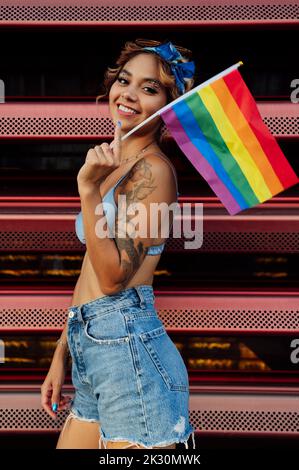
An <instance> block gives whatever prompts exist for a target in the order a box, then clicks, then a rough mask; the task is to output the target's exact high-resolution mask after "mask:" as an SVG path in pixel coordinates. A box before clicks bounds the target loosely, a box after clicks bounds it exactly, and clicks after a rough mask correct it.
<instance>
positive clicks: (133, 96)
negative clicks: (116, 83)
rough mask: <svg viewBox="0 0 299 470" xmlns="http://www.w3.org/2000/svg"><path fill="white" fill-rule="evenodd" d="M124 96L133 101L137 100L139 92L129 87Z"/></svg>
mask: <svg viewBox="0 0 299 470" xmlns="http://www.w3.org/2000/svg"><path fill="white" fill-rule="evenodd" d="M122 96H123V97H124V98H126V99H130V100H132V101H137V94H136V92H135V91H134V90H133V89H132V88H131V89H130V88H128V89H127V90H126V91H124V92H123V93H122Z"/></svg>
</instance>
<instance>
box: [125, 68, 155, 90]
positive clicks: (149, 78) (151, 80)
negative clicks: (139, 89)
mask: <svg viewBox="0 0 299 470" xmlns="http://www.w3.org/2000/svg"><path fill="white" fill-rule="evenodd" d="M120 73H125V74H127V75H129V77H132V74H131V72H129V71H128V70H126V69H122V70H121V71H120ZM143 81H144V82H154V83H156V84H157V85H158V86H161V85H162V83H161V82H160V81H159V80H157V79H156V78H151V77H147V78H146V77H145V78H144V79H143Z"/></svg>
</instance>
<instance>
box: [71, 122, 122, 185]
mask: <svg viewBox="0 0 299 470" xmlns="http://www.w3.org/2000/svg"><path fill="white" fill-rule="evenodd" d="M120 129H121V128H120V126H118V125H116V126H115V131H114V140H113V141H112V142H111V143H110V145H109V144H108V143H107V142H103V143H102V144H101V145H96V146H95V147H93V148H91V149H89V150H88V152H87V155H86V159H85V163H84V165H83V166H82V167H81V168H80V170H79V173H78V175H77V183H78V189H79V192H80V190H84V189H85V188H91V187H96V186H98V185H99V184H100V182H101V181H102V180H104V179H105V178H106V177H107V176H108V175H109V174H110V173H112V172H113V171H114V170H115V169H116V168H118V167H119V165H120V159H121V130H120Z"/></svg>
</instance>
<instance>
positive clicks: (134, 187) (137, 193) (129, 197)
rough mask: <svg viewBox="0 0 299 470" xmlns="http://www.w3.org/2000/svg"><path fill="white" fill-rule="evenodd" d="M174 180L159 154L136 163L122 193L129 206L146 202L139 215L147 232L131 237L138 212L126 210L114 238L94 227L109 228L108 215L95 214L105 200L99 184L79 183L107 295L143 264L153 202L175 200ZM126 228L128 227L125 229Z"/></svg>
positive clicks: (92, 254)
mask: <svg viewBox="0 0 299 470" xmlns="http://www.w3.org/2000/svg"><path fill="white" fill-rule="evenodd" d="M173 183H174V179H173V172H172V170H171V168H170V166H169V165H168V164H167V163H165V162H164V161H161V159H160V158H158V157H157V156H155V155H149V156H147V157H144V158H142V159H141V160H139V161H138V162H137V163H135V165H134V166H133V168H132V170H131V171H130V174H129V177H128V178H126V181H125V182H124V183H123V184H122V185H121V189H122V195H124V196H125V198H126V205H127V208H128V207H129V206H130V204H134V203H141V204H142V205H143V208H144V215H142V216H141V215H140V213H139V211H138V212H137V214H138V216H139V220H141V222H142V225H143V224H144V226H145V224H146V235H145V236H143V237H141V236H134V237H132V233H133V232H134V227H133V220H132V219H134V218H135V217H136V214H135V213H134V214H133V215H130V214H128V213H126V211H124V212H125V219H126V220H125V221H123V220H122V221H121V225H122V222H124V223H125V225H122V227H121V228H119V227H118V224H117V221H118V218H117V217H116V224H115V239H113V238H109V237H108V236H107V237H105V238H101V237H99V236H97V233H96V230H95V228H96V225H97V224H99V225H100V226H101V227H102V228H103V229H104V230H106V229H107V225H106V224H107V220H106V217H105V215H101V216H100V217H99V216H98V215H96V207H97V205H98V204H100V203H101V202H102V198H101V195H100V194H99V189H98V186H97V185H86V186H84V185H81V186H80V188H79V194H80V198H81V210H82V217H83V224H84V233H85V240H86V248H87V251H88V256H89V258H90V261H91V264H92V267H93V269H94V272H95V274H96V276H97V279H98V281H99V284H100V286H101V290H102V292H103V293H104V294H105V295H111V294H114V293H116V292H118V291H120V290H122V289H123V288H124V286H125V285H126V284H127V283H128V281H129V280H130V278H131V277H132V276H133V275H134V274H135V272H136V271H137V270H138V268H139V267H140V265H141V263H142V262H143V260H144V258H145V256H146V252H147V248H148V247H149V246H151V245H152V244H153V238H151V237H150V236H149V234H150V231H149V227H150V224H151V211H150V205H151V204H152V203H157V204H161V201H163V202H165V203H166V204H168V205H169V204H171V203H172V202H174V201H176V194H175V189H174V188H175V185H174V184H173ZM133 212H134V211H133ZM117 215H118V214H117ZM103 218H104V221H103V220H102V219H103ZM123 227H126V231H125V232H124V231H123ZM132 227H133V228H132ZM160 228H161V221H159V224H158V226H157V232H159V230H160ZM140 229H141V228H140V227H139V230H140ZM121 230H122V232H121ZM128 231H129V232H130V233H128ZM155 237H156V238H157V237H158V235H157V234H156V235H155Z"/></svg>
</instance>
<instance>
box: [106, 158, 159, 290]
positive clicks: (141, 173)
mask: <svg viewBox="0 0 299 470" xmlns="http://www.w3.org/2000/svg"><path fill="white" fill-rule="evenodd" d="M151 166H152V165H151V164H150V163H149V162H148V161H146V160H145V159H144V158H142V159H141V160H139V161H138V162H137V163H135V165H134V166H133V168H132V169H131V171H130V172H129V174H128V180H129V181H130V183H131V185H132V189H131V190H130V191H127V193H126V194H125V196H126V205H127V208H128V207H129V206H130V204H132V203H136V202H141V201H142V200H144V199H145V198H146V197H147V196H149V194H151V193H152V192H153V191H154V190H155V189H156V188H157V186H155V184H154V178H153V175H152V170H151ZM125 184H126V183H125V182H124V183H122V184H121V185H120V187H124V186H125ZM124 216H125V220H124V221H122V220H118V219H119V218H118V217H116V220H115V242H116V245H117V247H118V250H119V253H120V259H121V266H122V268H123V270H124V272H125V279H126V280H125V281H124V283H123V284H124V285H125V284H126V283H127V282H128V278H129V277H130V276H131V275H132V273H134V272H135V271H136V270H137V269H138V267H139V265H140V264H141V261H142V260H143V258H144V256H145V254H146V252H147V247H145V246H144V244H143V243H142V241H140V240H137V239H136V238H134V236H133V238H132V234H133V235H134V226H133V224H131V222H130V221H131V219H132V218H133V217H135V215H128V214H127V213H125V215H124ZM118 222H121V224H122V223H124V225H123V227H126V228H127V231H126V233H125V234H124V235H123V236H122V237H120V226H119V223H118ZM128 229H129V233H128ZM135 245H136V246H135ZM124 253H125V255H126V256H125V258H127V259H124V256H123V255H124Z"/></svg>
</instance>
